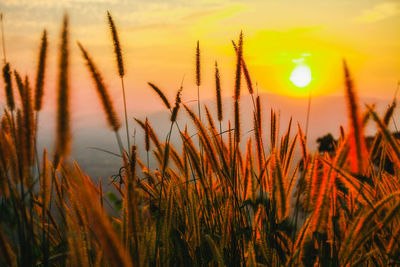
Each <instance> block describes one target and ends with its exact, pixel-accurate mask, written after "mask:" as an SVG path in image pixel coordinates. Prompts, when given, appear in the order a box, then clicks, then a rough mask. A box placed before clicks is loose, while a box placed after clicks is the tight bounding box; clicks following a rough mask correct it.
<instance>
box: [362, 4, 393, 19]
mask: <svg viewBox="0 0 400 267" xmlns="http://www.w3.org/2000/svg"><path fill="white" fill-rule="evenodd" d="M399 14H400V3H395V2H386V3H382V4H379V5H376V6H374V7H372V8H370V9H366V10H363V11H362V14H361V15H360V16H358V17H356V19H355V20H356V21H358V22H377V21H381V20H384V19H387V18H390V17H394V16H396V15H399Z"/></svg>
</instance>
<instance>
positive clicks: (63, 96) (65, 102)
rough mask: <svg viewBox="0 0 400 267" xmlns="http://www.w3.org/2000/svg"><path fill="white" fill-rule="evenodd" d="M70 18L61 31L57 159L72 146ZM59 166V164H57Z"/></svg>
mask: <svg viewBox="0 0 400 267" xmlns="http://www.w3.org/2000/svg"><path fill="white" fill-rule="evenodd" d="M68 39H69V38H68V16H67V15H64V20H63V27H62V31H61V45H60V52H59V53H60V54H59V69H58V94H57V138H56V159H55V163H58V162H57V161H58V160H59V158H60V157H63V156H66V155H67V154H68V152H69V145H70V137H71V134H70V115H69V95H70V93H69V80H68V79H69V68H68V66H69V48H68V43H69V40H68ZM55 165H57V164H55Z"/></svg>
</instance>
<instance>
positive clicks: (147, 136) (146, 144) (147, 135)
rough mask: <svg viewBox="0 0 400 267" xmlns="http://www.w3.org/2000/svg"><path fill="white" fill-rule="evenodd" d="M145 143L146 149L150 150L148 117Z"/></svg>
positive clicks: (145, 124)
mask: <svg viewBox="0 0 400 267" xmlns="http://www.w3.org/2000/svg"><path fill="white" fill-rule="evenodd" d="M144 126H145V128H144V132H145V134H144V144H145V150H146V151H149V150H150V136H149V120H148V119H147V117H146V121H145V122H144Z"/></svg>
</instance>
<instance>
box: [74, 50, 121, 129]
mask: <svg viewBox="0 0 400 267" xmlns="http://www.w3.org/2000/svg"><path fill="white" fill-rule="evenodd" d="M78 46H79V48H80V50H81V52H82V56H83V58H84V59H85V60H86V64H87V67H88V69H89V72H90V74H91V75H92V78H93V81H94V83H95V85H96V89H97V93H98V94H99V96H100V99H101V102H102V104H103V108H104V111H105V113H106V115H107V121H108V124H109V126H110V127H111V128H112V130H113V131H115V132H117V131H118V129H119V128H120V127H121V124H120V123H119V121H118V117H117V115H116V113H115V110H114V107H113V104H112V102H111V99H110V96H109V95H108V92H107V89H106V86H105V85H104V82H103V78H102V77H101V74H100V72H99V71H98V70H97V68H96V65H95V64H94V62H93V60H92V59H91V58H90V56H89V55H88V53H87V52H86V50H85V49H84V48H83V46H82V45H81V44H80V43H78Z"/></svg>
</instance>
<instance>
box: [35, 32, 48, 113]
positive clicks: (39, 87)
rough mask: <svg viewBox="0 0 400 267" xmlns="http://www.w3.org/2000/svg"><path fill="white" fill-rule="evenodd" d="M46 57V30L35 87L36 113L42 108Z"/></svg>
mask: <svg viewBox="0 0 400 267" xmlns="http://www.w3.org/2000/svg"><path fill="white" fill-rule="evenodd" d="M46 57H47V32H46V30H44V31H43V35H42V43H41V45H40V53H39V61H38V67H37V73H36V85H35V110H36V111H39V110H40V109H41V108H42V99H43V87H44V76H45V68H46Z"/></svg>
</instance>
